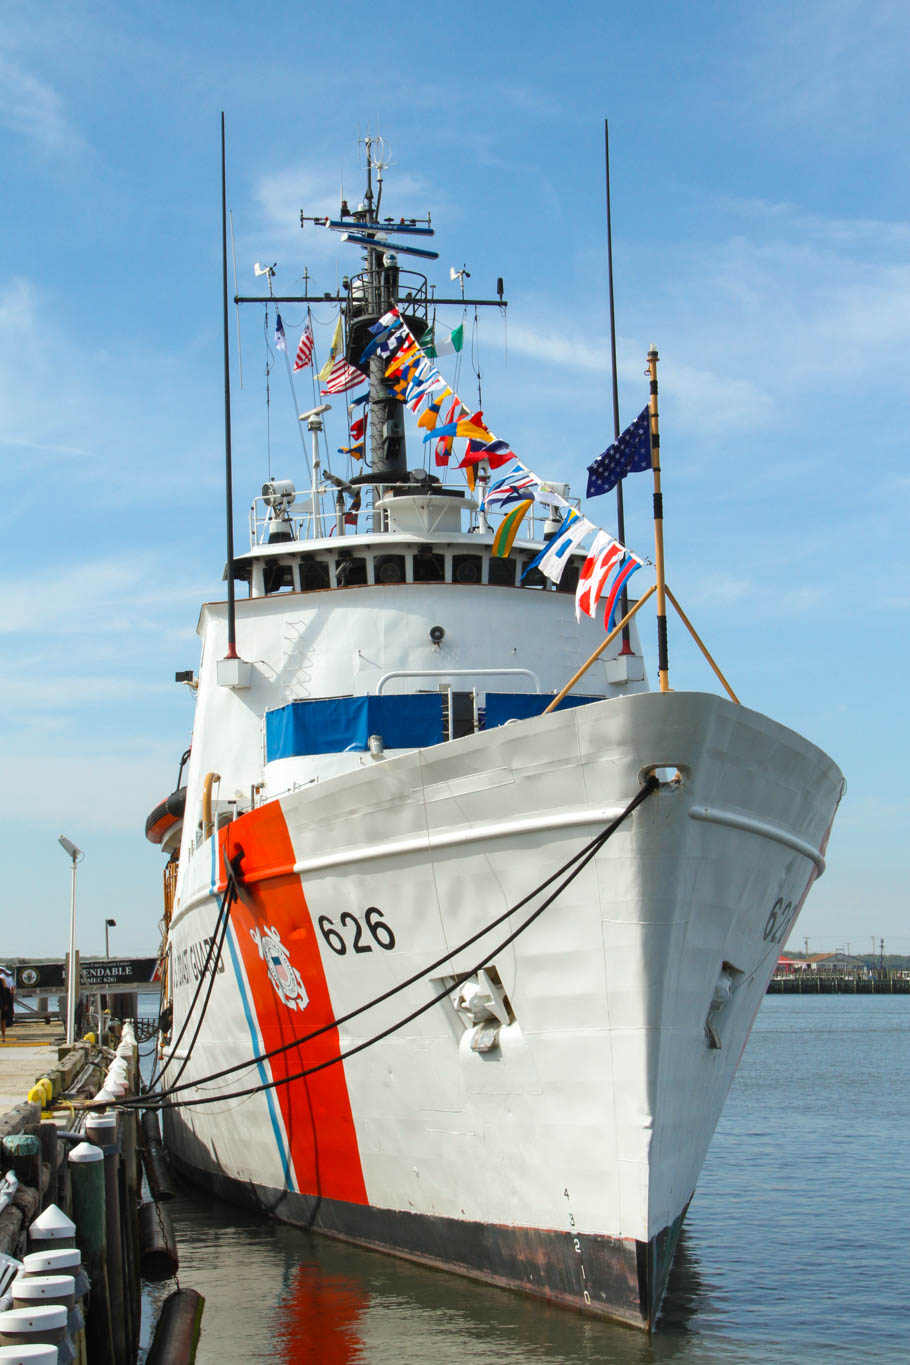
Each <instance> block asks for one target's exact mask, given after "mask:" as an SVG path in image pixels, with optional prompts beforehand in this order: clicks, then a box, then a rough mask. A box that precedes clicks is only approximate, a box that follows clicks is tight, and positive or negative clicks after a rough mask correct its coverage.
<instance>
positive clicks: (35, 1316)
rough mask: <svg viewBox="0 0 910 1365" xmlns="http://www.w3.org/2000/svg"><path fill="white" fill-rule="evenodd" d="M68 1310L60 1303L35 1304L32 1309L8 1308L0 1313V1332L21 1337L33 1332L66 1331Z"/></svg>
mask: <svg viewBox="0 0 910 1365" xmlns="http://www.w3.org/2000/svg"><path fill="white" fill-rule="evenodd" d="M68 1315H69V1310H68V1309H67V1308H66V1307H65V1305H64V1304H62V1303H37V1304H35V1307H34V1308H10V1309H8V1310H7V1311H6V1312H5V1313H0V1332H9V1333H10V1334H12V1333H16V1334H17V1335H18V1334H20V1333H21V1334H22V1335H23V1336H24V1335H25V1334H26V1333H28V1334H29V1336H31V1334H32V1333H33V1332H59V1331H60V1328H61V1327H62V1328H63V1329H64V1331H65V1330H66V1319H67V1317H68Z"/></svg>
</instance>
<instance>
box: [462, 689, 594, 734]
mask: <svg viewBox="0 0 910 1365" xmlns="http://www.w3.org/2000/svg"><path fill="white" fill-rule="evenodd" d="M555 696H556V693H555V692H551V693H550V694H549V695H547V694H546V693H543V694H539V693H534V692H488V693H487V705H486V718H485V722H484V724H485V728H486V729H487V730H494V729H495V728H496V726H497V725H505V723H506V721H507V720H528V719H529V718H530V717H531V716H539V715H540V713H541V712H542V711H543V710H544V708H545V707H547V706H549V705H550V702H551V701H552V700H553V698H554V697H555ZM592 701H603V697H577V696H571V695H570V696H568V697H564V698H563V699H562V701H561V702H560V703H559V705H558V706H557V707H556V710H557V711H565V710H567V709H568V708H569V707H571V706H587V705H588V704H589V702H592Z"/></svg>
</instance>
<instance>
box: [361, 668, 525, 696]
mask: <svg viewBox="0 0 910 1365" xmlns="http://www.w3.org/2000/svg"><path fill="white" fill-rule="evenodd" d="M480 677H483V678H486V677H509V678H514V677H523V678H530V679H531V680H532V682H533V683H534V686H535V687H536V688H537V691H538V692H541V691H542V688H541V685H540V679H539V678H538V676H537V674H536V673H532V671H531V669H530V668H393V669H392V671H391V672H390V673H383V675H382V677H381V678H380V679H379V682H378V683H377V684H376V695H377V697H378V696H379V695H380V693H381V692H382V689H383V688H384V687H385V685H386V683H387V682H389V681H390V680H391V679H392V678H480Z"/></svg>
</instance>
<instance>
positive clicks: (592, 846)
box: [120, 774, 660, 1108]
mask: <svg viewBox="0 0 910 1365" xmlns="http://www.w3.org/2000/svg"><path fill="white" fill-rule="evenodd" d="M659 785H660V784H659V782H658V780H657V778H656V777H655V776H654V775H653V774H652V775H651V776H649V777H648V778H647V780H646V781H645V782H644V783H643V784H642V787H641V790H640V791H638V792H637V793H636V795H635V796H634V797H633V798H632V800H631V801H630V802H629V804H628V805H627V806H626V807H625V809H624V810H623V811H621V812H620V814H619V815H618V816H617V817H616V819H615V820H613V821H611V823H610V824H609V825H607V826H606V827H605V828H604V829H603V830H601V832H600V833H599V834H597V835H596V836H595V837H594V838H593V839H592V840H591V841H590V842H589V843H588V844H586V845H585V847H584V848H582V849H581V850H579V851H578V852H577V853H575V854H573V855H572V857H571V858H570V859H568V861H567V862H565V863H564V864H563V865H562V866H561V867H560V868H558V869H557V871H556V872H554V873H552V874H551V875H550V876H549V877H548V878H547V879H546V880H545V881H543V882H541V883H540V884H539V885H538V886H536V887H535V888H534V889H533V890H532V891H530V892H529V893H528V894H527V895H526V896H525V897H524V898H523V899H522V900H520V901H518V902H517V903H516V904H515V905H512V906H510V907H509V908H508V909H507V910H506V911H504V913H503V914H501V915H499V916H498V917H497V918H496V919H495V920H493V921H492V922H491V923H490V924H487V925H485V926H484V927H483V928H482V929H480V930H478V932H477V933H475V934H473V935H471V937H470V938H467V939H465V940H464V942H463V943H461V944H458V945H457V946H456V947H454V948H450V949H448V951H447V952H446V953H445V954H444V955H443V956H442V957H440V958H439V959H437V961H436V962H433V963H430V964H429V965H428V966H426V967H424V968H423V969H422V970H421V971H419V972H417V973H415V974H414V975H413V976H412V977H409V978H408V979H407V980H406V981H402V982H400V983H399V984H398V985H397V986H394V987H392V988H391V989H389V990H388V991H385V992H384V993H383V994H381V995H379V996H376V997H375V998H374V999H373V1000H371V1001H369V1002H367V1003H366V1004H364V1005H360V1006H358V1007H357V1008H356V1009H354V1010H351V1011H350V1012H349V1013H347V1014H345V1015H341V1016H340V1017H339V1018H337V1019H333V1020H331V1021H330V1022H329V1023H327V1024H324V1025H323V1026H322V1027H321V1028H319V1029H315V1030H314V1031H313V1032H312V1033H309V1034H306V1035H304V1036H303V1037H301V1038H295V1039H292V1040H291V1041H290V1042H288V1043H284V1044H282V1045H281V1046H279V1047H277V1048H273V1049H271V1050H270V1051H268V1052H265V1053H262V1054H261V1055H260V1056H258V1057H254V1058H252V1059H250V1060H248V1061H244V1062H239V1063H236V1064H234V1065H233V1066H231V1067H225V1068H223V1069H222V1070H221V1071H217V1072H213V1073H211V1074H210V1075H209V1076H204V1077H201V1078H199V1079H198V1080H197V1081H194V1082H188V1083H185V1084H184V1085H182V1086H179V1087H178V1086H174V1087H169V1088H168V1090H167V1091H165V1092H164V1093H163V1094H161V1095H152V1096H146V1097H145V1098H144V1100H142V1101H141V1107H143V1108H150V1107H154V1108H176V1107H187V1108H188V1107H195V1106H196V1105H198V1104H213V1103H221V1102H222V1101H224V1100H231V1099H242V1098H245V1097H246V1096H248V1095H252V1094H256V1093H258V1092H259V1091H261V1090H266V1089H274V1088H275V1087H276V1086H278V1085H286V1084H288V1083H289V1082H291V1081H294V1080H301V1079H303V1078H304V1077H305V1076H310V1075H312V1074H313V1073H314V1072H316V1071H322V1070H324V1069H325V1068H326V1067H328V1066H333V1065H335V1063H337V1062H339V1061H345V1060H346V1059H347V1058H349V1057H353V1056H355V1055H356V1054H357V1053H358V1052H362V1051H364V1050H365V1049H366V1048H367V1047H371V1046H372V1045H373V1044H374V1043H377V1042H380V1041H381V1040H382V1039H383V1038H386V1037H388V1036H389V1034H391V1033H394V1032H397V1031H398V1030H399V1029H400V1028H403V1027H404V1026H405V1025H406V1024H409V1023H411V1022H412V1021H413V1020H414V1019H416V1018H417V1017H418V1016H419V1015H421V1014H423V1013H425V1012H426V1011H427V1010H429V1009H431V1008H432V1007H433V1006H434V1005H436V1004H438V1003H439V1001H440V1000H444V999H446V998H448V997H449V996H450V995H451V994H452V991H453V990H455V989H457V987H458V986H460V985H462V984H463V983H464V982H465V981H468V980H470V978H471V977H472V976H474V975H475V974H476V973H477V972H478V971H480V970H481V969H482V968H483V967H484V965H486V964H487V963H488V962H489V961H490V959H491V958H493V957H495V956H496V955H497V954H499V953H501V952H502V951H503V950H504V949H505V948H507V947H508V946H509V945H510V944H511V943H513V942H514V941H515V939H516V938H518V937H519V935H520V934H522V933H524V931H525V930H526V929H527V928H529V927H530V925H531V924H533V923H534V921H535V920H536V919H538V918H539V916H540V915H542V914H543V912H544V910H546V909H547V908H548V907H549V906H550V905H552V904H553V902H554V901H555V900H557V899H558V897H559V896H560V895H561V894H562V892H563V891H564V890H565V889H566V888H567V887H568V886H569V885H570V884H571V883H572V882H573V881H574V880H575V878H576V877H577V876H578V875H579V873H580V872H581V871H582V870H583V869H584V868H585V867H586V866H587V864H588V863H589V862H590V861H591V859H592V858H594V857H595V855H596V854H597V853H598V852H599V851H600V849H601V848H602V847H603V845H604V844H605V843H606V842H607V840H608V839H609V838H610V837H611V835H612V834H614V833H615V831H616V830H617V829H618V828H619V826H620V825H621V824H622V823H623V821H624V820H626V819H627V818H628V816H629V815H631V814H632V812H633V811H634V810H635V809H636V808H637V807H638V806H640V805H641V804H642V802H643V801H645V800H646V798H647V797H648V796H650V794H651V793H652V792H653V791H655V790H656V789H657V787H658V786H659ZM573 864H576V866H574V867H573ZM568 869H571V871H569V870H568ZM566 873H568V875H564V874H566ZM560 877H564V880H563V881H562V882H561V884H560V885H559V886H557V887H556V890H555V891H554V892H553V893H552V894H551V895H550V896H548V897H547V898H546V900H545V901H544V902H543V903H542V904H541V905H540V906H538V908H537V909H536V910H534V911H533V912H532V913H531V914H530V915H529V916H528V917H527V919H526V920H524V921H523V922H522V923H521V924H520V925H519V926H518V928H517V929H515V930H513V932H512V933H511V934H509V935H508V937H507V938H505V939H504V940H503V941H502V942H500V943H498V944H497V945H496V946H495V947H494V948H493V949H491V950H490V951H489V952H487V953H486V954H485V955H484V957H483V958H482V959H481V960H480V962H478V963H477V964H476V965H475V966H474V967H472V968H471V969H470V970H468V971H465V972H461V973H459V974H458V976H457V977H456V978H455V980H454V981H453V982H450V984H449V985H448V986H447V987H446V989H445V990H444V991H442V992H440V993H439V994H437V995H434V996H433V997H431V999H430V1000H429V1001H425V1002H424V1003H423V1004H421V1005H420V1006H418V1008H417V1009H416V1010H414V1011H412V1012H411V1013H410V1014H408V1015H407V1016H405V1017H404V1018H403V1019H400V1020H398V1021H397V1022H396V1023H394V1024H392V1025H390V1026H389V1027H388V1028H386V1029H383V1030H382V1031H381V1032H379V1033H377V1034H374V1035H373V1036H372V1037H371V1038H368V1039H366V1040H365V1041H363V1042H362V1043H358V1044H357V1045H356V1046H355V1047H353V1048H351V1049H349V1050H348V1051H347V1052H343V1053H338V1054H337V1055H336V1056H334V1057H332V1058H329V1059H328V1060H326V1061H323V1062H320V1063H319V1064H318V1065H316V1066H313V1067H309V1068H307V1069H305V1070H304V1071H301V1072H299V1073H296V1074H294V1075H292V1076H286V1077H283V1078H281V1079H279V1080H277V1081H276V1080H273V1081H271V1082H265V1083H262V1084H260V1085H256V1086H252V1087H248V1088H246V1089H244V1090H239V1091H231V1092H227V1093H225V1092H218V1093H217V1094H215V1095H210V1096H204V1097H202V1098H201V1099H195V1100H173V1099H172V1096H173V1095H175V1094H177V1093H179V1092H180V1091H183V1090H187V1089H192V1088H199V1087H200V1086H202V1085H206V1084H211V1082H213V1081H216V1080H220V1079H222V1078H223V1077H224V1076H228V1075H232V1074H234V1073H236V1072H237V1071H242V1070H245V1069H248V1068H250V1067H252V1066H256V1065H261V1063H262V1062H264V1061H267V1060H270V1059H271V1058H273V1057H277V1056H278V1055H279V1054H281V1053H283V1052H287V1051H288V1050H290V1049H291V1048H294V1047H300V1046H302V1045H303V1044H304V1043H308V1042H311V1041H312V1040H313V1039H315V1038H318V1037H319V1036H320V1035H322V1034H325V1033H327V1032H329V1031H330V1030H332V1029H335V1028H338V1027H339V1026H340V1025H341V1024H344V1023H347V1022H349V1021H350V1020H351V1019H354V1018H356V1017H357V1016H358V1015H360V1014H363V1013H364V1012H365V1011H366V1010H368V1009H372V1008H373V1007H374V1006H376V1005H379V1004H382V1003H384V1002H385V1001H386V1000H388V999H390V998H391V997H392V996H394V995H397V994H398V993H399V992H400V991H402V990H404V989H406V987H408V986H412V985H414V984H416V983H417V982H418V981H420V980H421V979H422V978H424V977H425V976H427V975H428V974H429V973H430V972H432V971H435V970H436V969H437V968H438V967H440V966H442V965H443V964H444V963H446V962H448V961H450V960H451V959H452V958H453V957H454V956H455V955H457V954H458V953H460V952H463V951H464V950H465V949H466V948H468V947H470V946H472V945H473V944H474V943H475V942H476V941H477V940H478V939H479V938H482V937H484V936H485V935H486V934H488V933H490V932H492V930H493V929H496V928H498V927H499V926H500V925H501V924H502V923H503V921H504V920H506V919H508V918H509V916H510V915H513V914H514V913H515V912H516V911H517V910H519V909H521V908H522V907H523V906H525V905H527V904H528V902H529V901H531V900H533V899H534V897H535V896H537V895H539V894H540V892H541V891H543V890H545V889H546V888H547V887H548V886H552V884H553V883H554V882H555V881H556V880H557V879H558V878H560ZM120 1103H121V1105H123V1106H124V1107H130V1100H129V1099H126V1100H122V1101H120ZM133 1103H134V1104H136V1103H139V1101H136V1100H134V1101H133Z"/></svg>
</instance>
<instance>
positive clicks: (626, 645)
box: [604, 119, 632, 654]
mask: <svg viewBox="0 0 910 1365" xmlns="http://www.w3.org/2000/svg"><path fill="white" fill-rule="evenodd" d="M604 164H605V170H606V182H607V288H608V292H609V299H610V361H611V365H612V369H613V440H614V441H618V440H619V376H618V374H617V372H616V311H615V307H614V303H613V225H612V215H611V212H610V125H609V120H607V119H604ZM616 538H617V540H618V541H619V543H620V545H625V543H626V517H625V509H624V507H623V498H622V479H620V480H619V481H618V482H617V484H616ZM619 601H620V608H619V614H620V616H621V617H625V616H626V614H627V612H628V610H629V601H628V594H627V593H626V590H625V588H623V590H622V596H621V597H620V599H619ZM620 653H621V654H631V653H632V646H631V644H630V642H629V627H628V625H626V626H625V627H624V629H623V632H622V646H621V649H620Z"/></svg>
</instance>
